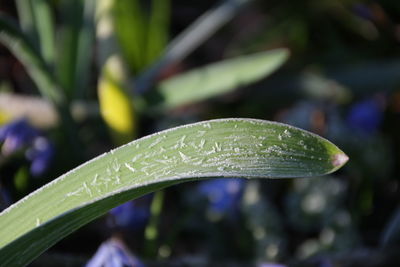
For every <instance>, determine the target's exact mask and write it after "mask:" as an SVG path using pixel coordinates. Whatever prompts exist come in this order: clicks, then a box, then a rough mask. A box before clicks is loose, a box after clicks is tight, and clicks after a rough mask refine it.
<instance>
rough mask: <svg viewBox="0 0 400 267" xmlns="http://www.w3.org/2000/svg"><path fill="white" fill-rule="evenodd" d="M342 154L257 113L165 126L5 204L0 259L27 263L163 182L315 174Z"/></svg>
mask: <svg viewBox="0 0 400 267" xmlns="http://www.w3.org/2000/svg"><path fill="white" fill-rule="evenodd" d="M347 159H348V158H347V156H346V155H345V154H344V153H343V152H342V151H341V150H340V149H339V148H337V147H336V146H335V145H334V144H332V143H331V142H329V141H327V140H325V139H323V138H321V137H319V136H317V135H314V134H312V133H309V132H306V131H303V130H301V129H298V128H294V127H291V126H288V125H284V124H280V123H274V122H268V121H262V120H254V119H220V120H212V121H204V122H200V123H195V124H190V125H185V126H181V127H177V128H173V129H170V130H166V131H162V132H159V133H156V134H153V135H150V136H147V137H144V138H141V139H138V140H135V141H133V142H131V143H129V144H127V145H124V146H122V147H119V148H117V149H115V150H113V151H111V152H110V153H107V154H103V155H101V156H99V157H97V158H95V159H93V160H91V161H88V162H86V163H85V164H83V165H81V166H79V167H77V168H76V169H74V170H71V171H70V172H68V173H66V174H64V175H62V176H61V177H59V178H58V179H56V180H54V181H53V182H51V183H49V184H47V185H45V186H44V187H42V188H40V189H38V190H37V191H35V192H33V193H31V194H30V195H28V196H27V197H25V198H24V199H22V200H21V201H19V202H17V203H16V204H14V205H12V206H11V207H9V208H8V209H6V210H5V211H3V212H2V213H1V214H0V236H1V237H2V238H1V239H0V266H22V265H26V264H28V263H29V262H30V261H32V260H33V259H34V258H35V257H37V256H38V255H39V254H40V253H42V252H43V251H44V250H46V249H47V248H49V247H50V246H52V245H53V244H54V243H56V242H57V241H58V240H60V239H61V238H63V237H65V236H66V235H68V234H70V233H71V232H73V231H74V230H76V229H78V228H79V227H81V226H82V225H84V224H86V223H88V222H89V221H91V220H93V219H95V218H97V217H99V216H101V215H103V214H104V213H106V212H107V211H108V210H109V209H111V208H113V207H115V206H117V205H119V204H122V203H124V202H126V201H128V200H129V199H132V198H136V197H139V196H141V195H144V194H147V193H149V192H153V191H156V190H159V189H161V188H164V187H166V186H170V185H173V184H177V183H181V182H185V181H193V180H200V179H204V178H212V177H244V178H286V177H287V178H289V177H309V176H317V175H318V176H319V175H323V174H327V173H331V172H333V171H335V170H337V169H338V168H340V167H341V166H343V164H345V162H346V161H347Z"/></svg>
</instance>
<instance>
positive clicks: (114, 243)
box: [86, 239, 145, 267]
mask: <svg viewBox="0 0 400 267" xmlns="http://www.w3.org/2000/svg"><path fill="white" fill-rule="evenodd" d="M144 266H145V265H144V264H143V263H142V262H141V261H139V259H137V258H136V257H135V256H134V255H133V254H132V253H131V252H130V251H129V250H128V248H126V247H125V245H124V244H123V243H122V242H121V241H119V240H117V239H110V240H108V241H106V242H104V243H103V244H101V246H100V247H99V248H98V249H97V251H96V254H95V255H94V256H93V257H92V258H91V259H90V261H89V262H88V263H87V264H86V267H144Z"/></svg>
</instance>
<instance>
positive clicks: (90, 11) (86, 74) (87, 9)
mask: <svg viewBox="0 0 400 267" xmlns="http://www.w3.org/2000/svg"><path fill="white" fill-rule="evenodd" d="M95 9H96V0H85V1H84V3H83V22H82V26H81V28H80V29H79V36H78V44H77V46H78V48H77V55H76V57H77V62H76V69H75V86H74V87H75V92H74V98H80V99H82V98H84V97H85V96H86V97H87V91H88V90H87V87H88V83H89V80H90V72H91V69H90V67H91V62H92V60H91V59H88V56H91V55H92V53H93V51H92V48H93V45H94V40H95V25H94V14H95Z"/></svg>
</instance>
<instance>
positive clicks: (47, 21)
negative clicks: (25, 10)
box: [27, 0, 55, 65]
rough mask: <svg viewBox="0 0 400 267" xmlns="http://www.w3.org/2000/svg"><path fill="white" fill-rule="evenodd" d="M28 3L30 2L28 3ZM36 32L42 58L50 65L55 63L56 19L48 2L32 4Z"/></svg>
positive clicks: (42, 1)
mask: <svg viewBox="0 0 400 267" xmlns="http://www.w3.org/2000/svg"><path fill="white" fill-rule="evenodd" d="M27 2H28V1H27ZM32 10H33V14H34V19H35V26H36V31H37V34H38V37H39V46H40V51H41V53H42V57H43V58H44V60H45V61H46V62H47V64H48V65H52V64H53V63H54V55H55V43H54V34H55V32H54V23H55V22H54V18H53V13H52V10H51V8H50V5H49V2H48V0H35V1H33V2H32Z"/></svg>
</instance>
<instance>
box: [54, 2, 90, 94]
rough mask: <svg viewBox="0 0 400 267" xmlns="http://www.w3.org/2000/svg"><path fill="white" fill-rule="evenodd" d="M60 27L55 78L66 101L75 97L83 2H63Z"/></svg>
mask: <svg viewBox="0 0 400 267" xmlns="http://www.w3.org/2000/svg"><path fill="white" fill-rule="evenodd" d="M60 4H61V10H62V17H63V18H62V21H63V23H62V26H61V27H60V31H59V32H58V39H59V41H58V42H57V43H58V44H59V45H57V48H58V50H57V58H56V66H57V77H58V80H59V82H60V84H61V86H62V88H63V89H64V91H65V95H66V96H67V97H68V100H72V99H73V97H74V96H75V89H76V88H75V82H76V76H75V75H76V69H77V62H78V41H79V33H80V30H81V26H82V20H83V1H80V0H63V1H61V2H60Z"/></svg>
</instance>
